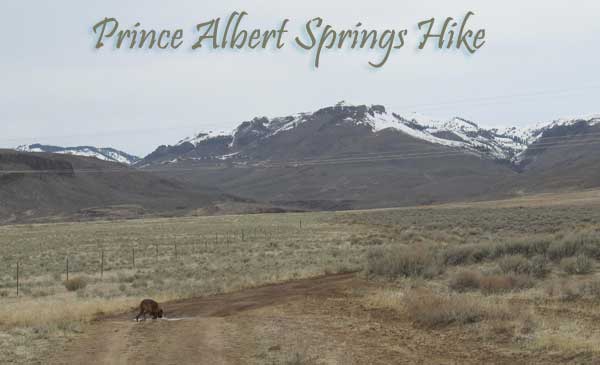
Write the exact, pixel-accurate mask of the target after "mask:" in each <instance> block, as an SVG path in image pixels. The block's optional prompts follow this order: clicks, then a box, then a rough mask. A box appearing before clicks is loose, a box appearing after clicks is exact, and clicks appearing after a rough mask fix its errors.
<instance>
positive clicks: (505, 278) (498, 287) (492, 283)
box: [479, 275, 532, 294]
mask: <svg viewBox="0 0 600 365" xmlns="http://www.w3.org/2000/svg"><path fill="white" fill-rule="evenodd" d="M531 286H532V282H531V280H530V279H529V278H528V277H527V276H524V275H491V276H483V277H481V279H480V281H479V288H480V289H481V291H482V292H484V293H488V294H490V293H501V292H507V291H511V290H516V289H525V288H529V287H531Z"/></svg>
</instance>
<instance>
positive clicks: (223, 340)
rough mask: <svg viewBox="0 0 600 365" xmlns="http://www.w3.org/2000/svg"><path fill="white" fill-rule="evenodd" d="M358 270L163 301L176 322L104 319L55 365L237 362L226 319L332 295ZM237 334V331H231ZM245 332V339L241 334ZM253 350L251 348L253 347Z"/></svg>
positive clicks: (240, 350)
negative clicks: (306, 298) (237, 290)
mask: <svg viewBox="0 0 600 365" xmlns="http://www.w3.org/2000/svg"><path fill="white" fill-rule="evenodd" d="M358 283H359V281H358V280H357V279H356V278H355V276H354V275H353V274H338V275H329V276H325V277H319V278H313V279H304V280H298V281H293V282H287V283H282V284H275V285H268V286H263V287H258V288H253V289H247V290H243V291H240V292H236V293H228V294H220V295H214V296H208V297H203V298H194V299H188V300H179V301H174V302H169V303H164V308H165V312H166V314H167V316H168V317H170V318H184V319H182V320H176V321H164V320H158V321H152V320H148V321H145V322H140V323H136V322H134V321H133V320H132V318H133V317H134V316H135V314H134V313H125V314H120V315H116V316H111V317H105V318H102V319H100V320H98V321H97V322H94V323H93V324H91V325H90V327H89V328H88V329H87V330H86V332H85V333H84V334H83V335H81V336H79V337H77V338H75V339H74V340H72V341H71V342H70V343H68V344H67V346H65V348H64V349H61V350H60V351H57V352H56V353H54V354H52V356H51V357H50V359H49V362H50V363H52V364H236V363H243V362H242V361H240V359H242V358H243V357H244V346H252V345H253V344H252V343H248V344H244V343H230V342H229V341H228V339H229V338H231V337H235V335H236V334H235V331H236V328H232V326H233V325H232V324H231V323H226V321H225V320H224V318H223V317H227V316H232V315H235V314H237V313H241V312H244V311H247V310H250V309H258V308H262V307H267V306H270V305H274V304H281V303H285V302H286V301H290V300H293V299H294V298H298V297H306V296H311V297H313V296H317V297H318V296H325V297H328V296H332V295H335V293H336V292H340V291H342V290H345V289H348V288H351V287H353V286H356V285H358ZM232 332H233V333H232ZM242 337H243V336H241V337H240V338H242ZM249 350H251V349H249Z"/></svg>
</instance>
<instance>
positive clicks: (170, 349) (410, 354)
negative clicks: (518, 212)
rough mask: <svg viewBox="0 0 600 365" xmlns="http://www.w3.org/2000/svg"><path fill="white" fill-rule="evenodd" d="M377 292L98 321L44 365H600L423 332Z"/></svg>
mask: <svg viewBox="0 0 600 365" xmlns="http://www.w3.org/2000/svg"><path fill="white" fill-rule="evenodd" d="M376 287H377V284H375V283H373V282H366V281H364V280H361V279H360V278H359V277H358V276H356V275H353V274H341V275H330V276H326V277H321V278H314V279H306V280H299V281H294V282H288V283H283V284H277V285H269V286H264V287H259V288H253V289H248V290H243V291H240V292H236V293H230V294H223V295H216V296H210V297H205V298H196V299H189V300H181V301H176V302H170V303H165V305H164V307H165V310H166V313H167V315H168V318H167V319H164V320H156V321H153V320H147V321H145V322H140V323H136V322H135V321H134V320H133V318H134V317H135V314H136V313H134V312H130V313H126V314H122V315H117V316H113V317H108V318H103V319H100V320H98V321H96V322H94V323H93V324H91V325H90V326H89V328H87V329H86V331H85V332H84V333H83V334H82V335H80V336H78V337H76V338H74V339H73V340H71V342H69V343H68V344H67V345H66V346H64V348H61V349H58V350H57V351H56V352H55V353H54V354H52V355H51V356H50V358H49V359H48V361H45V362H44V363H51V364H208V365H216V364H344V365H346V364H482V363H485V364H507V363H510V364H550V363H561V364H562V363H590V364H596V363H600V361H597V360H598V359H595V358H594V356H593V355H592V354H579V355H577V356H575V357H572V358H571V357H569V356H566V357H565V356H564V355H562V354H560V353H551V352H547V351H531V350H529V349H527V348H526V347H523V346H520V345H519V344H518V343H515V342H514V341H513V340H512V339H511V337H510V336H509V335H507V334H506V333H504V332H502V331H495V330H494V331H493V332H490V333H487V332H485V331H484V332H481V331H477V330H474V329H476V327H477V326H479V324H473V325H472V326H460V325H456V326H449V327H445V328H440V329H422V328H418V327H415V326H413V325H412V323H411V321H412V319H411V318H408V317H406V315H403V314H402V313H398V312H395V311H391V310H385V309H373V308H370V307H368V306H365V305H364V304H363V303H364V298H365V296H368V294H369V292H371V291H372V290H375V289H376ZM492 328H493V327H492ZM486 333H487V334H486Z"/></svg>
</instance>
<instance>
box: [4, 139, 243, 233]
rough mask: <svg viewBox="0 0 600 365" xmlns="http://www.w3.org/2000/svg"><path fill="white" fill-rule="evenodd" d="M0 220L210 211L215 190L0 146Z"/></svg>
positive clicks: (217, 198)
mask: <svg viewBox="0 0 600 365" xmlns="http://www.w3.org/2000/svg"><path fill="white" fill-rule="evenodd" d="M0 201H1V202H2V204H0V223H9V222H26V221H39V220H40V219H42V220H54V219H55V220H64V219H71V220H72V219H91V218H115V217H120V218H136V217H140V216H144V215H160V214H167V215H177V214H187V213H189V212H191V211H194V210H199V209H200V210H205V211H206V212H211V211H213V212H214V210H215V207H216V206H217V205H218V204H220V203H223V202H232V201H241V200H239V199H236V198H234V197H232V196H230V195H227V194H224V193H222V192H220V191H219V190H216V189H198V188H194V187H192V186H190V185H189V184H187V183H185V182H182V181H178V180H176V179H173V178H165V177H161V176H157V175H155V174H152V173H149V172H145V171H139V170H135V169H132V168H129V167H127V166H125V165H122V164H117V163H113V162H107V161H102V160H98V159H95V158H89V157H80V156H74V155H57V154H49V153H25V152H16V151H12V150H0Z"/></svg>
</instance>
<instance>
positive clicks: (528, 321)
mask: <svg viewBox="0 0 600 365" xmlns="http://www.w3.org/2000/svg"><path fill="white" fill-rule="evenodd" d="M0 250H1V251H0V253H1V254H0V262H1V264H2V265H1V266H0V301H1V302H2V306H0V342H1V344H2V346H0V349H1V350H0V361H2V362H8V361H16V362H31V361H35V360H36V359H40V358H41V356H42V355H43V354H44V353H46V352H48V351H50V350H51V348H52V347H53V346H60V344H61V343H62V342H61V341H65V340H66V339H68V338H71V337H76V336H77V335H78V334H79V333H81V332H84V331H85V330H86V325H87V323H88V322H89V321H90V320H92V319H93V318H95V317H96V316H98V315H99V314H103V313H112V312H120V311H124V310H129V309H130V308H132V307H134V306H135V305H136V304H137V303H138V302H139V300H140V299H142V298H145V297H153V298H157V299H158V300H160V301H167V300H172V299H180V298H190V297H197V296H205V295H210V294H215V293H222V292H232V291H237V290H239V289H242V288H248V287H255V286H260V285H264V284H268V283H275V282H282V281H287V280H291V279H299V278H306V277H313V276H318V275H323V274H327V273H337V272H350V271H359V273H358V274H357V275H360V276H361V277H363V278H367V279H368V280H369V282H370V283H372V285H371V286H370V287H369V289H368V290H361V291H360V292H359V293H352V294H353V295H352V296H351V298H352V304H350V306H352V305H360V306H361V307H364V308H367V309H368V310H369V311H372V312H381V313H390V311H391V313H396V314H395V315H394V316H392V317H391V318H395V320H396V321H397V323H396V324H397V325H399V326H400V325H401V326H403V328H404V327H406V328H410V329H411V331H412V330H414V331H419V333H423V334H429V335H431V338H432V339H433V340H434V339H435V338H436V336H437V335H439V334H440V333H452V331H458V330H461V331H468V332H469V333H473V334H475V335H476V336H478V338H484V339H486V344H487V345H489V346H491V347H493V348H497V349H502V351H504V352H511V351H512V352H516V353H519V354H529V355H535V354H537V353H551V354H556V356H557V357H556V359H561V360H562V361H565V359H567V360H568V361H571V360H572V361H574V362H579V363H586V362H593V361H596V360H597V359H599V356H600V352H599V350H598V346H597V344H598V343H600V321H598V318H600V271H599V270H598V269H599V267H598V260H599V259H600V194H598V192H597V191H588V192H583V193H572V194H564V195H541V196H536V197H524V198H522V199H515V200H511V201H501V202H484V203H473V204H452V205H444V206H437V207H418V208H401V209H381V210H370V211H353V212H336V213H294V214H257V215H243V216H242V215H240V216H217V217H187V218H173V219H152V220H127V221H112V222H86V223H57V224H36V225H15V226H3V227H0ZM67 257H68V261H69V279H71V281H72V280H73V279H76V280H80V281H81V282H83V284H81V283H78V284H77V285H65V281H66V269H67V263H66V262H67ZM103 257H104V258H103ZM17 262H19V296H18V297H17V296H16V292H17V288H16V264H17ZM102 262H104V264H102ZM101 270H102V271H103V272H102V273H101ZM390 325H391V324H390ZM504 352H503V353H504ZM512 352H511V353H512ZM293 355H294V356H295V354H293ZM290 356H291V355H290ZM315 356H316V358H317V360H315V361H316V362H318V354H316V355H314V356H313V355H311V359H314V358H315Z"/></svg>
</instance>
